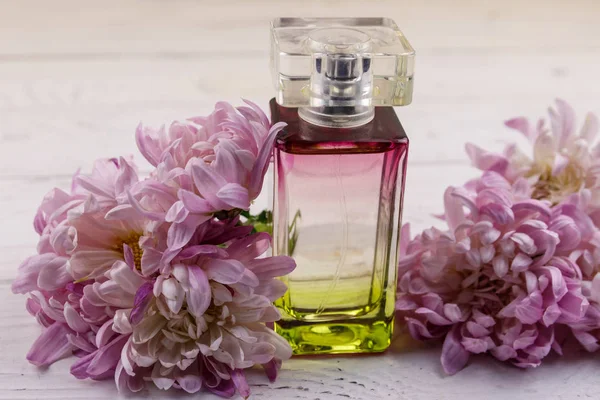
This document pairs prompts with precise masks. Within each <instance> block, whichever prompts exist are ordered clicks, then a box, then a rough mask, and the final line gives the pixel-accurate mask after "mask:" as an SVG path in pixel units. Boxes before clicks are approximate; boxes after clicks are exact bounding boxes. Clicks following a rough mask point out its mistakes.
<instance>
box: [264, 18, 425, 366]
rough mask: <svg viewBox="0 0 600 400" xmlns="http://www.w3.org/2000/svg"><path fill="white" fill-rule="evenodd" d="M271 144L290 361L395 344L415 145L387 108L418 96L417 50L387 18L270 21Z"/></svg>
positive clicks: (281, 325) (282, 325) (279, 327)
mask: <svg viewBox="0 0 600 400" xmlns="http://www.w3.org/2000/svg"><path fill="white" fill-rule="evenodd" d="M271 33H272V47H271V49H272V50H271V52H272V54H271V64H272V70H273V76H274V83H275V87H276V90H277V95H276V98H275V99H273V100H271V114H272V120H273V122H279V121H283V122H286V123H287V127H286V128H285V130H283V131H282V132H281V133H280V134H279V136H278V137H277V139H276V145H275V176H274V196H273V202H274V204H273V223H274V226H273V251H274V253H275V254H276V255H288V256H292V257H294V259H295V260H296V264H297V267H296V270H295V271H294V272H293V273H291V274H290V275H289V276H287V277H285V278H283V279H284V282H285V283H286V284H287V286H288V291H287V293H286V294H285V295H284V296H283V297H282V298H281V299H280V300H278V301H277V302H276V306H277V307H278V308H279V310H280V311H281V315H282V317H281V320H280V321H279V322H277V323H276V324H275V330H276V331H277V332H278V333H279V334H280V335H282V336H283V337H284V338H286V339H287V340H288V341H289V343H290V344H291V346H292V348H293V350H294V354H331V353H370V352H381V351H384V350H385V349H386V348H387V347H388V346H389V344H390V340H391V336H392V330H393V325H394V304H395V291H396V275H397V273H396V270H397V250H398V240H399V227H400V225H401V215H402V199H403V196H404V180H405V173H406V160H407V153H408V138H407V137H406V134H405V132H404V129H403V128H402V125H401V124H400V121H399V120H398V118H397V116H396V113H395V112H394V109H393V108H392V106H400V105H406V104H409V103H410V102H411V99H412V84H413V79H412V78H413V65H414V50H413V49H412V47H411V46H410V44H409V43H408V41H407V40H406V38H405V37H404V36H403V35H402V33H401V32H400V30H399V29H398V27H397V26H396V24H395V23H394V22H393V21H391V20H389V19H386V18H333V19H330V18H323V19H320V18H317V19H302V18H281V19H276V20H274V21H273V22H272V26H271Z"/></svg>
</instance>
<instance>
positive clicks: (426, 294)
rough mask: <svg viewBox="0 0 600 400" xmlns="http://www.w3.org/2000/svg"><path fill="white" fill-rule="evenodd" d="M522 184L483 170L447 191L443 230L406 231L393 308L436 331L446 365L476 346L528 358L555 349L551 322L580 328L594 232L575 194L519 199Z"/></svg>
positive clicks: (460, 361)
mask: <svg viewBox="0 0 600 400" xmlns="http://www.w3.org/2000/svg"><path fill="white" fill-rule="evenodd" d="M522 185H523V183H522V182H515V184H514V185H513V186H511V184H510V183H509V182H508V181H506V180H505V179H503V178H502V177H501V176H500V175H499V174H498V173H496V172H492V171H488V172H486V173H484V175H483V177H482V178H481V179H480V180H478V181H476V183H475V184H474V187H475V189H474V191H468V190H466V189H464V188H449V189H448V190H447V191H446V194H445V198H444V201H445V211H446V214H445V217H446V221H447V223H448V227H449V230H448V231H441V230H438V229H435V228H432V229H428V230H425V231H424V232H423V233H422V234H420V235H417V237H416V238H415V239H414V240H413V241H412V242H410V243H406V240H407V239H406V238H407V237H408V235H407V232H404V238H405V242H404V243H403V246H402V247H403V253H404V256H403V257H402V259H401V261H400V270H399V282H398V301H397V308H398V309H399V310H400V311H401V313H402V314H403V315H404V316H405V318H406V321H407V323H408V328H409V330H410V332H411V334H412V335H413V336H414V337H415V338H418V339H436V338H439V339H443V340H444V346H443V349H442V358H441V359H442V365H443V367H444V369H445V371H446V372H447V373H449V374H453V373H456V372H457V371H459V370H460V369H462V368H463V367H464V366H465V364H466V363H467V360H468V358H469V355H470V354H477V353H490V354H492V355H493V356H494V357H496V358H498V359H500V360H503V361H510V362H512V363H513V364H515V365H517V366H519V367H535V366H537V365H539V364H540V363H541V361H542V359H543V358H544V357H545V356H546V355H548V353H549V352H550V351H551V350H552V349H553V350H555V351H556V352H558V353H560V352H561V343H560V342H559V340H557V336H556V335H555V333H556V332H555V328H556V327H557V326H565V327H567V328H569V327H573V328H574V329H579V331H581V332H583V331H584V329H583V328H581V327H578V325H579V324H581V323H582V321H583V319H584V316H585V315H586V312H587V310H588V307H589V301H588V299H587V298H586V296H585V295H584V293H583V292H582V271H581V268H580V265H579V264H580V263H581V262H582V260H581V255H582V254H583V253H584V252H585V250H589V249H590V248H592V247H593V242H594V241H597V240H598V235H599V232H598V230H597V228H595V226H594V224H593V223H592V221H591V219H590V218H589V217H588V216H587V215H586V214H585V213H584V212H582V211H581V210H580V209H579V208H577V207H576V206H574V205H573V204H562V205H558V206H554V207H551V205H550V202H548V201H540V200H535V199H529V200H523V199H519V197H518V196H515V194H514V189H513V187H514V186H519V187H520V186H522ZM582 336H583V335H580V337H582Z"/></svg>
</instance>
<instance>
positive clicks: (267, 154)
mask: <svg viewBox="0 0 600 400" xmlns="http://www.w3.org/2000/svg"><path fill="white" fill-rule="evenodd" d="M285 126H286V124H285V123H283V122H278V123H276V124H274V125H273V126H271V129H270V130H269V135H268V136H267V138H266V139H265V141H264V142H263V143H262V146H261V148H260V151H259V153H258V157H257V158H256V163H255V164H254V168H253V169H252V173H251V175H250V185H249V186H248V192H249V196H250V198H251V199H255V198H256V197H257V196H258V195H259V194H260V191H261V189H262V185H263V181H264V178H265V174H266V173H267V168H268V167H269V161H270V160H271V155H272V154H273V144H274V143H275V138H276V137H277V135H278V134H279V132H281V130H282V129H283V128H284V127H285Z"/></svg>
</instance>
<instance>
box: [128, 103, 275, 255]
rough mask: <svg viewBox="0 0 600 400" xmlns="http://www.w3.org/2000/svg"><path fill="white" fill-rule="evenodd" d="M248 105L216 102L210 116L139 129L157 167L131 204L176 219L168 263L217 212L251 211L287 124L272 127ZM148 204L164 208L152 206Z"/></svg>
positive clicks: (140, 141) (151, 214)
mask: <svg viewBox="0 0 600 400" xmlns="http://www.w3.org/2000/svg"><path fill="white" fill-rule="evenodd" d="M247 104H248V105H249V106H248V107H238V108H234V107H232V106H231V105H230V104H228V103H224V102H221V103H217V105H216V107H215V110H214V112H213V113H212V114H210V115H209V116H208V117H194V118H189V119H187V120H185V121H183V122H176V123H173V124H172V125H171V126H170V127H169V128H168V129H165V128H164V127H163V128H161V129H160V130H158V131H155V130H152V129H150V128H147V127H143V126H140V127H138V131H137V134H136V140H137V143H138V147H139V149H140V151H141V153H142V154H143V155H144V157H145V158H146V159H147V160H148V161H149V162H150V163H151V164H152V165H154V166H155V167H156V171H155V173H154V174H153V177H152V179H151V180H148V181H146V182H144V183H142V185H141V186H140V187H139V190H138V191H136V193H134V195H133V196H131V198H130V203H131V206H133V207H135V208H136V209H138V210H139V211H140V212H144V213H146V215H147V216H148V217H149V218H152V219H155V220H159V219H163V220H165V221H167V222H170V223H172V225H171V227H170V232H169V246H168V248H169V252H168V254H167V255H166V256H165V260H163V262H165V261H168V259H169V257H172V256H173V255H174V254H175V253H176V252H177V251H178V250H179V249H181V248H182V247H183V246H184V245H185V244H187V242H188V241H189V240H190V238H191V236H192V234H193V232H194V231H195V230H196V228H197V227H198V226H199V225H200V224H202V223H204V222H206V221H208V220H210V219H211V218H213V215H214V214H215V213H220V215H223V216H227V215H228V214H227V213H224V212H226V211H231V210H238V209H241V210H247V209H248V208H249V207H250V203H251V202H252V201H253V200H254V199H255V198H256V197H257V196H258V194H259V193H260V190H261V188H262V184H263V180H264V175H265V173H266V171H267V168H268V163H269V160H270V158H271V153H272V148H273V143H274V140H275V136H276V134H277V133H278V132H279V131H280V130H281V128H282V127H283V126H284V124H281V123H278V124H275V125H273V126H271V125H270V123H269V119H268V118H267V116H266V115H265V114H264V113H263V112H262V110H260V108H259V107H258V106H256V105H255V104H253V103H251V102H247ZM146 186H150V188H148V187H146ZM150 189H151V190H150ZM147 195H152V196H153V197H154V200H151V201H149V200H148V199H147V198H146V196H147ZM148 203H150V205H151V206H156V205H157V204H159V205H160V206H161V208H160V209H159V210H156V209H148V207H146V206H145V204H148Z"/></svg>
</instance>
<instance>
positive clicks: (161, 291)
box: [116, 233, 295, 397]
mask: <svg viewBox="0 0 600 400" xmlns="http://www.w3.org/2000/svg"><path fill="white" fill-rule="evenodd" d="M269 243H270V237H269V236H268V235H266V234H264V233H263V234H255V235H251V236H246V237H240V238H237V239H234V240H232V241H230V242H229V243H228V245H227V246H226V247H223V246H216V245H209V244H198V245H190V246H188V247H186V248H185V249H184V250H183V251H182V252H181V253H180V254H179V256H178V257H177V258H176V259H175V260H174V261H173V268H172V269H171V272H170V274H166V275H159V276H158V278H157V279H156V283H155V284H154V286H153V295H152V294H151V293H148V294H147V295H148V297H149V301H147V302H146V305H145V306H144V309H145V311H144V316H143V317H142V318H140V320H139V322H138V323H134V324H131V325H130V324H129V323H128V322H127V321H125V324H124V325H123V326H119V327H118V330H119V331H125V330H126V329H127V327H129V329H130V331H129V333H132V335H131V337H130V338H129V340H128V342H127V344H126V346H125V348H124V350H123V354H122V356H121V364H120V367H119V368H118V370H117V376H116V379H117V384H118V385H119V387H120V388H121V389H125V388H128V389H130V390H133V391H137V390H139V389H140V388H141V386H140V385H141V382H140V376H142V377H143V376H145V377H147V378H148V379H151V380H152V381H153V382H154V384H155V385H156V386H157V387H159V388H160V389H169V388H170V387H172V386H176V387H180V388H182V389H184V390H185V391H187V392H190V393H193V392H197V391H198V390H200V389H201V388H202V387H206V388H208V389H209V390H211V391H213V392H216V393H229V392H231V394H233V393H234V392H235V389H236V388H237V390H238V391H239V392H240V394H241V395H242V396H244V397H246V396H247V395H248V394H249V389H248V385H247V384H246V380H245V377H244V373H243V369H245V368H249V367H252V366H253V365H256V364H259V365H265V366H266V367H268V368H272V365H273V363H274V362H275V363H277V362H280V361H281V360H284V359H287V358H289V357H290V356H291V349H290V347H289V344H288V343H287V342H286V341H285V340H284V339H283V338H281V337H279V336H278V335H277V334H275V332H273V331H272V330H271V329H269V328H267V327H266V326H265V325H264V323H266V322H273V321H276V320H278V319H279V312H278V311H277V309H276V308H275V307H274V306H273V305H272V302H273V301H274V300H276V299H277V298H279V297H281V296H282V295H283V294H284V293H285V291H286V287H285V285H284V284H283V283H282V282H281V281H279V280H276V279H274V278H275V277H278V276H282V275H286V274H288V273H289V272H291V271H292V270H293V269H294V267H295V264H294V262H293V260H292V259H291V258H288V257H267V258H257V257H258V256H260V255H261V254H262V253H263V252H264V251H266V249H267V248H268V247H269ZM134 311H135V308H134ZM132 314H133V312H132Z"/></svg>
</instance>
